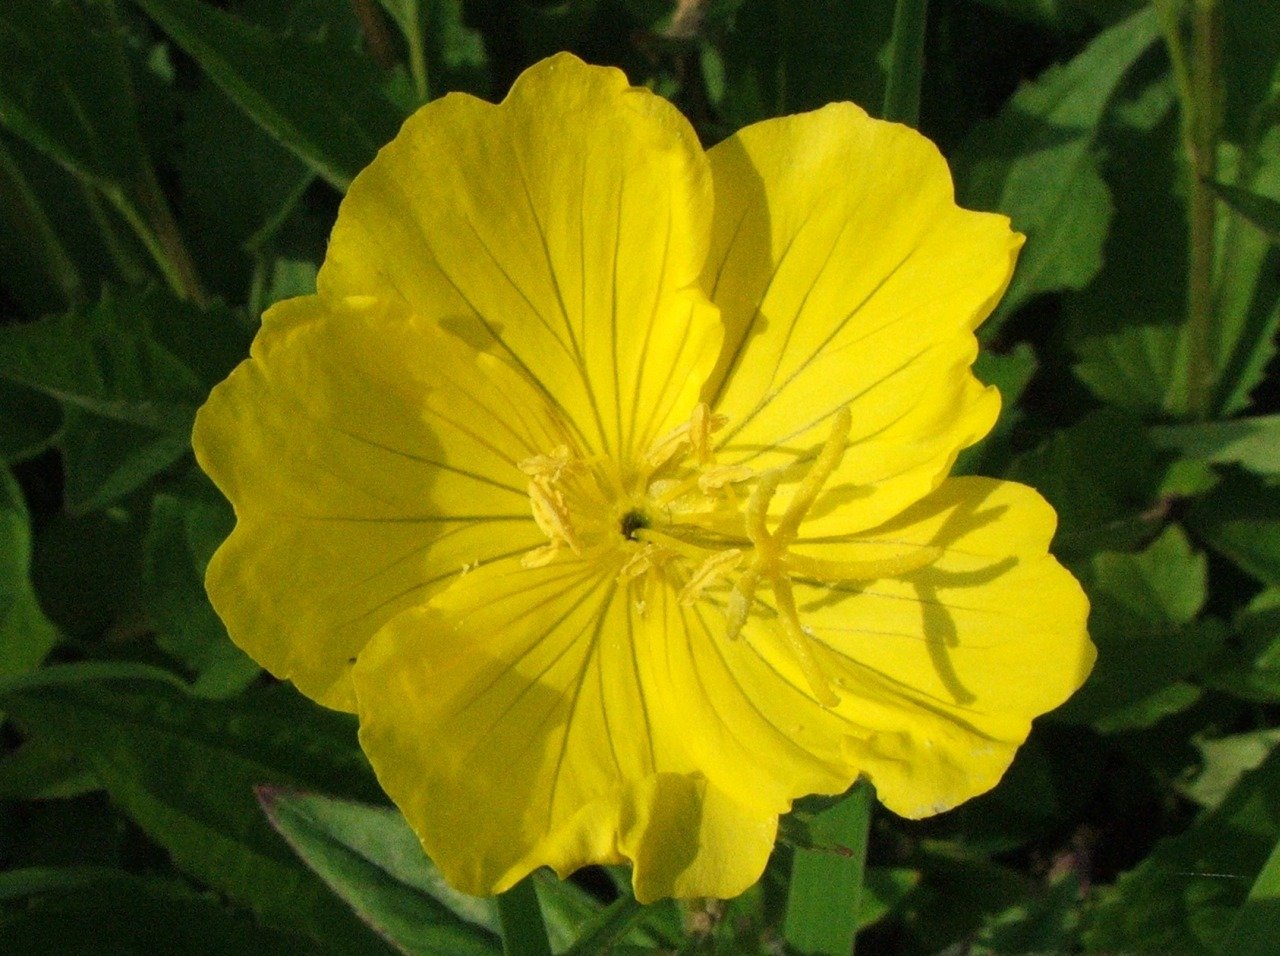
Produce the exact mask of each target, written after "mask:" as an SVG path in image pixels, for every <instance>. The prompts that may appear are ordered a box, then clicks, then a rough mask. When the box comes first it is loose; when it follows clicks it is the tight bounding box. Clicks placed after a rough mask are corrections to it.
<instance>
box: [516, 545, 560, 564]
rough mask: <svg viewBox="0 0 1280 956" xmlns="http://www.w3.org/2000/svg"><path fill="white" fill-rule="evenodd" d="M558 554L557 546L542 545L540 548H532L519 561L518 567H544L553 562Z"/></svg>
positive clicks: (558, 548) (558, 546)
mask: <svg viewBox="0 0 1280 956" xmlns="http://www.w3.org/2000/svg"><path fill="white" fill-rule="evenodd" d="M559 553H560V545H559V544H544V545H543V546H542V547H540V548H534V549H533V550H532V551H530V552H528V553H526V554H525V556H524V557H523V558H521V559H520V567H522V568H542V567H546V566H547V565H548V564H550V563H551V562H552V561H554V560H555V558H556V555H557V554H559Z"/></svg>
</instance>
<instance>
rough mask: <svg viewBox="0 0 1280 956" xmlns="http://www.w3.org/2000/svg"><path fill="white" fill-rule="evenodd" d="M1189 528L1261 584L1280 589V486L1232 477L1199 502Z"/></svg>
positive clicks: (1247, 478) (1190, 515)
mask: <svg viewBox="0 0 1280 956" xmlns="http://www.w3.org/2000/svg"><path fill="white" fill-rule="evenodd" d="M1187 524H1188V526H1189V527H1190V528H1191V530H1193V531H1194V532H1195V533H1196V534H1197V535H1199V536H1200V537H1201V538H1202V539H1203V540H1204V541H1205V542H1206V543H1208V544H1209V546H1210V547H1212V548H1213V549H1214V550H1215V551H1218V552H1220V553H1221V554H1223V555H1225V556H1226V557H1228V558H1230V559H1231V560H1232V561H1234V562H1235V563H1236V564H1237V565H1239V566H1240V567H1241V568H1243V569H1244V570H1245V571H1247V572H1248V573H1249V574H1251V575H1253V576H1254V577H1256V578H1257V579H1258V580H1259V581H1262V582H1263V583H1264V584H1268V585H1272V586H1274V585H1280V487H1278V486H1275V485H1269V484H1264V483H1263V482H1262V481H1260V480H1258V479H1257V478H1253V477H1251V476H1249V475H1244V474H1234V475H1231V476H1229V478H1228V479H1227V480H1226V481H1224V482H1222V483H1221V484H1220V485H1218V487H1217V488H1215V489H1214V490H1213V491H1211V492H1209V494H1207V495H1205V496H1204V497H1203V498H1201V499H1200V500H1199V501H1197V502H1196V503H1195V505H1194V506H1193V507H1192V509H1191V511H1190V512H1189V513H1188V515H1187Z"/></svg>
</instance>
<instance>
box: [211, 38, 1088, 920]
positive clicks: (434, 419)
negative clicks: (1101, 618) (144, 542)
mask: <svg viewBox="0 0 1280 956" xmlns="http://www.w3.org/2000/svg"><path fill="white" fill-rule="evenodd" d="M1020 242H1021V237H1019V236H1017V235H1016V234H1014V233H1012V232H1011V231H1010V229H1009V225H1008V221H1007V220H1006V219H1004V218H1003V217H1000V216H994V215H986V214H980V213H974V212H968V211H965V210H962V209H959V208H958V207H957V206H956V205H955V203H954V200H953V197H952V187H951V181H950V177H949V175H948V172H947V169H946V165H945V163H944V161H943V160H942V158H941V157H940V156H939V154H938V152H937V151H936V150H935V149H934V147H933V146H932V145H931V144H930V143H929V142H928V141H927V140H925V139H924V138H923V137H921V136H919V135H918V134H916V133H915V132H913V131H912V130H910V129H907V128H905V127H902V126H898V125H893V124H889V123H883V122H879V121H876V120H873V119H870V118H868V117H867V115H866V114H865V113H863V112H862V111H861V110H859V109H858V108H857V107H855V106H852V105H850V104H836V105H832V106H828V107H826V108H824V109H821V110H818V111H816V112H814V113H808V114H805V115H800V116H792V117H788V118H785V119H778V120H771V121H768V122H764V123H760V124H758V125H755V126H752V127H749V128H747V129H744V130H743V131H742V132H740V133H738V134H737V135H735V136H733V137H731V138H730V139H729V140H727V141H726V142H724V143H722V144H720V145H719V146H716V147H715V148H714V149H711V150H710V151H707V152H704V151H703V150H702V149H701V147H700V146H699V144H698V141H697V139H696V138H695V136H694V133H693V131H692V129H691V128H690V127H689V125H688V123H687V122H686V121H685V120H684V119H683V117H681V116H680V115H679V113H678V112H677V111H676V110H675V109H674V108H673V107H672V106H671V105H670V104H669V103H667V102H665V101H664V100H662V99H660V98H659V97H657V96H654V95H652V94H650V93H649V92H647V91H645V90H642V89H634V88H629V87H628V85H627V82H626V79H625V77H624V76H623V75H622V74H621V73H619V72H618V71H616V70H610V69H599V68H594V67H589V66H586V65H584V64H582V63H581V62H579V61H578V60H576V59H574V58H573V57H570V56H567V55H561V56H557V57H554V58H553V59H550V60H547V61H545V62H542V63H540V64H538V65H536V66H534V67H533V68H532V69H530V70H529V71H528V72H526V73H525V74H524V75H523V76H522V77H521V78H520V79H519V80H518V81H517V83H516V84H515V87H514V88H513V89H512V91H511V94H510V95H509V96H508V97H507V99H506V100H505V101H504V102H503V103H502V104H501V105H498V106H494V105H491V104H488V103H484V102H481V101H479V100H476V99H473V98H471V97H468V96H457V95H454V96H448V97H445V98H444V99H442V100H439V101H437V102H434V103H431V104H429V105H428V106H425V107H424V108H422V109H421V110H420V111H419V112H418V113H417V114H416V115H414V116H413V117H412V118H411V119H409V121H408V122H407V123H406V124H405V126H404V128H403V129H402V130H401V132H400V134H399V135H398V136H397V137H396V139H395V140H394V141H393V142H392V143H391V144H390V145H389V146H387V147H386V148H385V149H384V150H383V151H382V152H381V153H380V154H379V156H378V158H377V159H376V160H375V161H374V163H373V164H372V165H371V166H370V167H369V168H368V169H366V170H365V171H364V172H363V173H362V174H361V175H360V176H359V177H358V178H357V179H356V181H355V183H354V184H353V185H352V187H351V190H350V193H349V195H348V196H347V197H346V200H345V201H344V202H343V205H342V208H341V210H340V212H339V214H338V221H337V224H336V226H335V227H334V230H333V235H332V238H331V240H330V244H329V249H328V254H327V256H326V258H325V262H324V267H323V268H322V269H321V271H320V276H319V281H318V287H319V288H318V294H317V295H315V296H308V297H305V298H299V299H292V300H289V301H287V302H282V303H280V304H279V305H277V306H275V307H274V308H272V309H271V310H270V311H269V312H268V313H267V314H266V315H265V316H264V317H263V326H262V330H261V332H260V333H259V335H258V337H257V340H256V341H255V343H254V346H253V350H252V356H251V358H250V359H249V360H248V361H246V362H244V363H243V364H242V365H241V366H240V367H239V368H238V369H236V371H235V372H234V373H233V374H232V375H231V377H230V378H229V379H228V380H227V381H226V382H224V383H223V384H222V385H220V386H219V387H218V388H217V389H216V390H215V391H214V393H213V396H212V397H211V398H210V400H209V402H208V404H207V405H206V406H205V407H204V409H203V410H202V411H201V413H200V416H199V420H198V422H197V425H196V433H195V446H196V451H197V455H198V456H199V460H200V463H201V465H202V466H203V467H204V469H205V470H206V471H207V472H208V473H209V474H210V475H211V476H212V477H213V478H214V480H215V481H216V482H217V483H218V486H219V487H220V488H221V489H222V490H223V491H224V492H225V494H226V495H227V497H228V498H230V499H231V501H232V503H233V504H234V505H235V508H236V514H237V524H236V528H235V531H234V533H233V534H232V535H231V537H230V538H229V539H228V541H227V542H226V543H225V544H224V545H223V547H222V548H221V549H220V550H219V551H218V553H217V555H216V556H215V557H214V560H213V562H212V564H211V565H210V568H209V576H208V588H209V593H210V596H211V597H212V600H213V602H214V605H215V607H216V608H217V609H218V611H219V613H220V614H221V615H222V617H223V619H224V620H225V621H226V623H227V626H228V629H229V631H230V633H231V635H232V637H233V638H234V639H235V640H236V641H237V643H239V644H240V645H241V646H242V647H243V648H245V650H247V651H248V652H249V653H250V654H251V655H253V657H254V658H256V659H257V660H258V661H260V662H261V663H262V664H263V665H264V666H265V667H267V668H268V669H269V670H270V671H271V672H272V673H273V674H276V675H277V676H279V677H282V678H288V679H290V680H292V681H294V682H295V683H296V685H297V686H298V688H299V689H300V690H301V691H302V692H303V693H305V694H307V695H309V696H311V697H313V698H314V699H316V700H317V701H319V702H320V703H322V704H325V705H327V706H329V707H335V708H339V709H343V710H349V711H353V712H355V713H357V714H358V715H359V719H360V737H361V741H362V744H363V746H364V748H365V750H366V752H367V753H368V755H369V758H370V760H371V762H372V763H373V766H374V768H375V770H376V771H377V773H378V776H379V779H380V780H381V782H382V784H383V786H384V787H385V788H386V790H387V792H388V793H389V794H390V795H391V797H392V799H393V800H394V801H395V802H396V803H397V804H398V805H399V807H400V808H401V810H403V812H404V814H405V816H406V817H407V819H408V820H409V822H410V824H412V826H413V827H414V829H415V830H416V831H417V833H418V834H419V836H420V837H421V839H422V842H423V845H424V847H425V848H426V850H427V852H428V853H429V854H430V855H431V857H432V858H433V859H434V860H435V862H436V863H437V864H438V865H439V866H440V867H441V869H442V870H443V872H444V873H445V875H446V876H447V877H448V878H449V880H450V881H451V882H452V883H453V884H454V885H455V886H457V887H459V888H461V889H463V890H466V891H468V892H472V893H478V894H487V893H493V892H497V891H502V890H504V889H506V888H507V887H510V886H511V885H512V884H514V883H515V882H516V881H517V880H519V879H520V878H521V877H522V876H524V875H525V874H526V873H528V872H529V871H530V870H531V869H533V868H535V867H537V866H539V865H543V864H546V865H549V866H552V867H554V868H555V869H556V870H557V871H559V872H560V873H562V874H565V873H568V872H570V871H572V870H574V869H575V868H577V867H580V866H582V865H584V864H588V863H621V862H627V863H630V864H631V865H632V867H633V868H634V869H633V874H634V877H633V878H634V885H635V891H636V895H637V897H638V898H639V899H640V900H642V901H646V900H652V899H654V898H657V897H661V896H668V895H675V896H722V897H723V896H731V895H734V894H736V893H739V892H741V891H742V890H743V889H745V888H746V887H747V886H749V885H750V884H751V883H752V882H753V881H755V880H756V879H757V878H758V877H759V875H760V873H761V871H762V869H763V867H764V865H765V861H766V859H767V857H768V855H769V852H770V850H771V848H772V846H773V842H774V838H775V834H776V829H777V820H778V815H779V814H781V813H784V812H786V811H787V810H788V808H789V807H790V805H791V802H792V801H793V800H794V799H796V798H797V797H800V796H802V795H805V794H811V793H823V794H834V793H840V792H842V791H844V790H845V789H846V788H848V787H849V785H850V784H851V783H852V782H853V781H854V780H855V779H856V778H857V777H858V776H859V775H860V774H866V775H868V776H869V777H870V778H871V780H872V781H873V782H874V783H875V786H876V788H877V792H878V794H879V796H880V799H881V800H882V801H883V802H884V804H885V805H886V806H887V807H889V808H890V809H891V810H893V811H895V812H896V813H899V814H902V815H905V816H908V817H921V816H926V815H928V814H933V813H938V812H940V811H943V810H946V809H947V808H949V807H953V806H955V805H956V804H958V803H960V802H961V801H963V800H966V799H968V798H970V797H972V796H974V795H975V794H978V793H981V792H983V791H984V790H987V789H988V788H990V787H991V786H993V785H994V784H995V783H996V781H997V780H998V779H999V778H1000V775H1001V774H1002V773H1003V772H1004V770H1005V768H1006V767H1007V766H1008V764H1009V761H1010V760H1011V759H1012V756H1013V753H1014V751H1015V749H1016V748H1017V746H1018V745H1019V744H1020V743H1021V742H1022V741H1023V740H1024V739H1025V738H1026V735H1027V733H1028V730H1029V726H1030V721H1031V719H1032V718H1033V717H1035V716H1037V715H1039V714H1041V713H1043V712H1045V711H1047V710H1049V709H1050V708H1052V707H1054V706H1056V705H1057V704H1059V703H1060V702H1061V701H1062V700H1063V699H1065V698H1066V697H1067V696H1068V695H1069V694H1070V693H1071V692H1072V691H1073V690H1075V689H1076V687H1078V686H1079V684H1080V683H1081V682H1082V680H1083V679H1084V677H1085V675H1086V674H1087V672H1088V670H1089V668H1090V666H1091V663H1092V659H1093V648H1092V645H1091V644H1090V643H1089V640H1088V637H1087V636H1086V634H1085V628H1084V622H1085V616H1086V603H1085V599H1084V597H1083V595H1082V594H1081V592H1080V589H1079V587H1078V586H1077V585H1076V583H1075V581H1074V580H1072V578H1071V577H1070V575H1068V574H1067V573H1066V572H1065V571H1064V570H1063V569H1062V568H1061V567H1060V566H1059V565H1058V564H1057V563H1056V562H1055V561H1054V560H1053V559H1052V558H1051V557H1049V556H1048V555H1047V552H1046V549H1047V545H1048V542H1049V539H1050V538H1051V536H1052V534H1053V529H1054V514H1053V512H1052V511H1051V509H1050V508H1049V507H1048V506H1047V505H1046V504H1045V503H1044V502H1043V501H1042V500H1041V498H1040V497H1039V496H1038V495H1037V494H1036V493H1035V492H1034V491H1032V490H1030V489H1028V488H1025V487H1023V486H1021V485H1017V484H1013V483H1010V482H1002V481H993V480H987V479H979V478H951V479H948V478H947V472H948V470H949V469H950V467H951V464H952V462H953V461H954V459H955V456H956V454H957V452H959V450H960V449H962V448H964V447H965V446H967V445H970V444H972V443H973V442H975V441H977V440H978V439H979V438H981V437H982V436H983V435H984V434H985V433H986V432H987V431H988V430H989V429H990V427H991V425H992V423H993V422H994V421H995V418H996V415H997V411H998V397H997V394H996V392H995V391H994V390H993V389H990V388H984V387H983V386H982V385H981V384H979V383H978V381H977V380H976V379H974V377H973V376H972V374H971V373H970V370H969V367H970V364H971V363H972V361H973V358H974V355H975V353H976V344H975V340H974V337H973V334H972V330H973V329H974V327H975V326H976V325H977V324H978V323H979V322H980V321H981V320H982V319H983V318H984V317H985V316H986V315H987V313H988V312H989V311H990V310H991V308H992V307H993V305H994V303H995V302H996V301H997V300H998V299H999V297H1000V295H1001V293H1002V291H1003V289H1004V287H1005V285H1006V283H1007V282H1008V280H1009V276H1010V273H1011V271H1012V269H1013V263H1014V260H1015V257H1016V253H1017V249H1018V247H1019V245H1020Z"/></svg>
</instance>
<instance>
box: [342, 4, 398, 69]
mask: <svg viewBox="0 0 1280 956" xmlns="http://www.w3.org/2000/svg"><path fill="white" fill-rule="evenodd" d="M351 5H352V6H353V7H354V8H355V11H356V19H357V20H359V21H360V32H361V33H363V34H364V42H365V43H366V44H367V45H368V47H369V55H370V56H371V57H373V62H374V63H377V64H378V66H379V67H381V68H382V69H384V70H389V69H391V68H392V67H393V66H395V65H396V50H395V46H394V45H393V44H392V43H391V34H390V33H388V32H387V25H386V23H385V22H384V21H383V19H382V15H381V14H379V13H378V10H377V8H376V7H375V6H374V5H373V0H351Z"/></svg>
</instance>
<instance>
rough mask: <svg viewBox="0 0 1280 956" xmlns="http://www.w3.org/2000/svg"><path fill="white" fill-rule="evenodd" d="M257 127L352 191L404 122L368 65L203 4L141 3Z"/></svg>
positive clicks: (333, 46) (331, 45)
mask: <svg viewBox="0 0 1280 956" xmlns="http://www.w3.org/2000/svg"><path fill="white" fill-rule="evenodd" d="M134 3H136V4H137V5H138V6H139V7H141V8H142V9H143V10H144V11H145V12H146V13H147V15H148V16H150V17H151V18H152V19H153V20H155V22H156V23H157V24H159V26H160V28H161V29H162V30H164V31H165V33H167V34H168V35H169V37H170V38H171V39H172V40H173V41H174V42H175V43H176V44H177V45H178V46H179V47H181V48H182V49H183V51H184V52H186V53H187V54H188V55H189V56H190V57H191V58H192V59H194V60H195V61H196V62H197V63H199V64H200V66H201V68H203V69H204V71H205V72H206V73H207V74H208V75H209V78H210V79H212V80H213V81H214V82H215V83H217V84H218V86H219V87H221V89H222V91H223V92H224V93H226V94H227V96H229V97H230V98H231V99H232V100H233V101H235V103H236V104H237V105H238V106H239V107H240V108H241V109H242V110H244V112H245V113H246V114H248V115H249V116H250V117H251V118H252V119H253V120H254V122H256V123H257V124H258V125H259V126H261V127H262V128H263V129H264V130H266V131H267V132H268V133H269V134H271V135H272V136H273V137H275V139H276V140H278V141H279V142H280V144H281V145H283V146H284V147H285V148H286V149H288V150H290V151H291V152H292V153H294V154H295V155H296V156H297V157H298V158H299V159H301V160H302V161H303V162H304V163H306V164H307V165H308V166H309V167H310V168H311V169H313V170H314V171H315V172H316V173H318V174H319V175H320V176H321V177H322V178H324V179H325V180H326V181H327V182H329V183H330V184H331V185H332V186H334V187H335V188H337V189H339V190H345V189H346V187H347V186H348V184H350V182H351V180H352V179H353V178H354V177H355V175H356V173H358V172H359V171H360V170H361V169H363V168H364V167H365V166H367V165H368V164H369V162H370V161H371V160H372V159H373V157H374V154H375V153H377V151H378V149H379V148H380V147H381V146H382V145H383V144H384V143H386V142H388V141H389V140H390V139H391V137H392V136H394V135H395V132H396V129H397V128H398V127H399V125H400V121H401V120H402V119H403V118H404V117H403V115H402V114H401V113H400V111H399V110H397V109H396V107H395V106H394V104H393V103H392V102H391V100H389V99H388V98H387V97H386V96H385V95H384V94H383V92H382V89H381V85H380V79H379V76H378V72H377V68H376V67H375V66H374V64H373V63H372V61H371V60H369V58H368V57H366V56H362V55H358V54H356V53H355V52H354V51H353V50H351V49H350V48H348V47H346V46H344V45H342V44H341V43H335V42H327V41H325V40H324V39H318V40H311V39H304V38H302V37H299V36H280V35H276V34H274V33H272V32H270V31H268V30H265V29H263V28H261V27H257V26H255V25H253V24H251V23H248V22H246V21H244V20H241V19H240V18H238V17H236V16H234V15H232V14H230V13H227V12H225V11H223V10H220V9H218V8H217V7H214V6H211V5H209V4H205V3H200V2H198V0H134Z"/></svg>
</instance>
